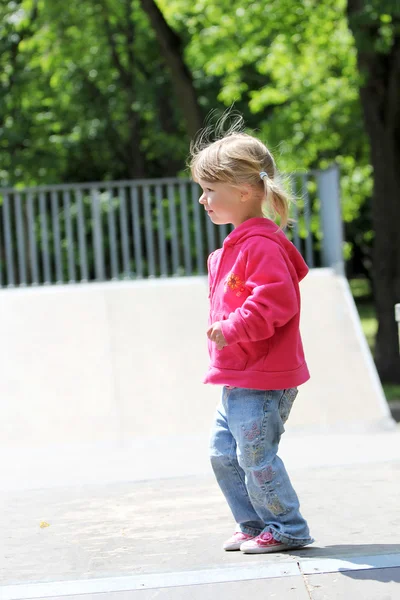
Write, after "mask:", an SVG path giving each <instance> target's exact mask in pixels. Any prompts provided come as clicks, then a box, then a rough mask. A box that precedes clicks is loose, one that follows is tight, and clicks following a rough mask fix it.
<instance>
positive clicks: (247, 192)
mask: <svg viewBox="0 0 400 600" xmlns="http://www.w3.org/2000/svg"><path fill="white" fill-rule="evenodd" d="M250 197H251V186H250V185H247V184H246V183H244V184H243V185H241V186H240V201H241V202H247V201H248V200H249V199H250Z"/></svg>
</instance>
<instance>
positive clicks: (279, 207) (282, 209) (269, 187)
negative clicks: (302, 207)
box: [262, 175, 292, 229]
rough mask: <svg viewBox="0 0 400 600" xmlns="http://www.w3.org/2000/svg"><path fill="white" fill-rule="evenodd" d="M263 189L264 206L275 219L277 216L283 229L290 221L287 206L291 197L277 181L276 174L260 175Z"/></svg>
mask: <svg viewBox="0 0 400 600" xmlns="http://www.w3.org/2000/svg"><path fill="white" fill-rule="evenodd" d="M262 182H263V184H264V191H265V208H266V211H267V212H268V213H272V214H271V216H272V218H273V219H274V220H275V218H276V217H277V216H278V217H279V220H280V227H281V229H284V228H285V227H286V225H288V224H290V223H291V222H292V219H289V206H290V202H291V201H292V198H291V197H290V196H289V194H288V193H287V192H286V191H285V190H284V188H283V186H282V185H281V184H280V183H279V182H278V181H277V179H276V175H275V176H274V177H273V178H272V177H269V176H267V177H262Z"/></svg>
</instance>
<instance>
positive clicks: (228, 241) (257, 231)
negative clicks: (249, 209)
mask: <svg viewBox="0 0 400 600" xmlns="http://www.w3.org/2000/svg"><path fill="white" fill-rule="evenodd" d="M254 236H262V237H266V238H268V239H269V240H272V241H273V242H275V243H276V244H278V245H279V246H280V247H281V248H282V250H283V251H284V252H285V254H286V256H287V257H288V259H289V260H290V262H291V263H292V265H293V268H294V270H295V271H296V274H297V278H298V281H301V280H302V279H304V277H305V276H306V275H307V273H308V267H307V264H306V262H305V260H304V258H303V257H302V255H301V254H300V252H299V251H298V250H297V248H296V246H294V245H293V244H292V242H290V241H289V240H288V239H287V237H286V235H285V234H284V232H283V231H282V229H280V228H279V227H278V225H277V224H276V223H274V221H271V219H267V218H264V217H254V218H252V219H248V220H247V221H245V222H244V223H242V224H241V225H239V226H238V227H236V228H235V229H234V230H233V231H232V232H231V233H230V234H229V235H228V236H227V237H226V238H225V240H224V244H223V247H224V248H227V247H229V246H236V245H238V244H242V243H243V242H244V241H245V240H247V239H248V238H250V237H254Z"/></svg>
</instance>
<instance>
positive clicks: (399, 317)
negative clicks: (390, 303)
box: [394, 304, 400, 351]
mask: <svg viewBox="0 0 400 600" xmlns="http://www.w3.org/2000/svg"><path fill="white" fill-rule="evenodd" d="M394 315H395V319H396V321H397V327H398V329H399V351H400V304H396V305H395V307H394Z"/></svg>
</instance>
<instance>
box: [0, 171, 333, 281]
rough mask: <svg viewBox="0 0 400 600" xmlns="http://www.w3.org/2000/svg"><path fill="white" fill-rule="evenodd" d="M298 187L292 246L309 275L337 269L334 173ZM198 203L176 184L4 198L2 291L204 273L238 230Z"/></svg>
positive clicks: (309, 177)
mask: <svg viewBox="0 0 400 600" xmlns="http://www.w3.org/2000/svg"><path fill="white" fill-rule="evenodd" d="M332 177H333V178H332ZM335 181H336V184H335ZM292 182H293V187H294V188H295V193H296V195H297V196H298V197H300V200H299V202H298V203H297V204H296V205H294V208H293V215H292V216H293V217H294V219H295V220H296V223H295V226H294V227H293V228H291V229H290V230H288V235H289V237H291V239H292V240H293V242H294V244H295V245H296V247H297V248H298V249H299V250H300V251H301V252H302V253H303V255H304V257H305V259H306V262H307V263H308V265H309V266H310V267H314V266H322V265H333V264H334V263H335V261H336V262H337V261H339V262H340V260H341V243H342V242H341V220H340V202H339V187H338V176H337V170H336V169H333V170H332V169H331V170H328V171H321V172H313V173H309V174H300V175H293V176H292ZM335 186H336V188H335ZM199 195H200V188H199V187H198V186H197V184H195V183H193V182H191V181H190V180H186V179H176V178H164V179H157V180H134V181H116V182H97V183H85V184H65V185H54V186H40V187H32V188H24V189H14V188H8V189H7V188H3V189H0V286H1V287H14V286H27V285H50V284H54V283H56V284H63V283H77V282H90V281H108V280H121V279H128V280H129V279H137V278H149V277H169V276H181V275H194V274H205V273H206V260H207V256H208V254H209V253H210V252H212V251H213V250H215V248H217V247H219V246H220V245H221V244H222V242H223V240H224V239H225V237H226V235H227V234H228V233H229V231H230V230H231V228H230V227H229V226H227V225H221V226H216V225H213V223H212V222H211V221H210V219H209V218H208V217H207V216H206V214H205V211H204V210H203V207H202V206H200V204H199V202H198V199H199ZM335 219H336V220H335ZM333 234H334V235H333ZM332 236H333V237H332Z"/></svg>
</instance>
